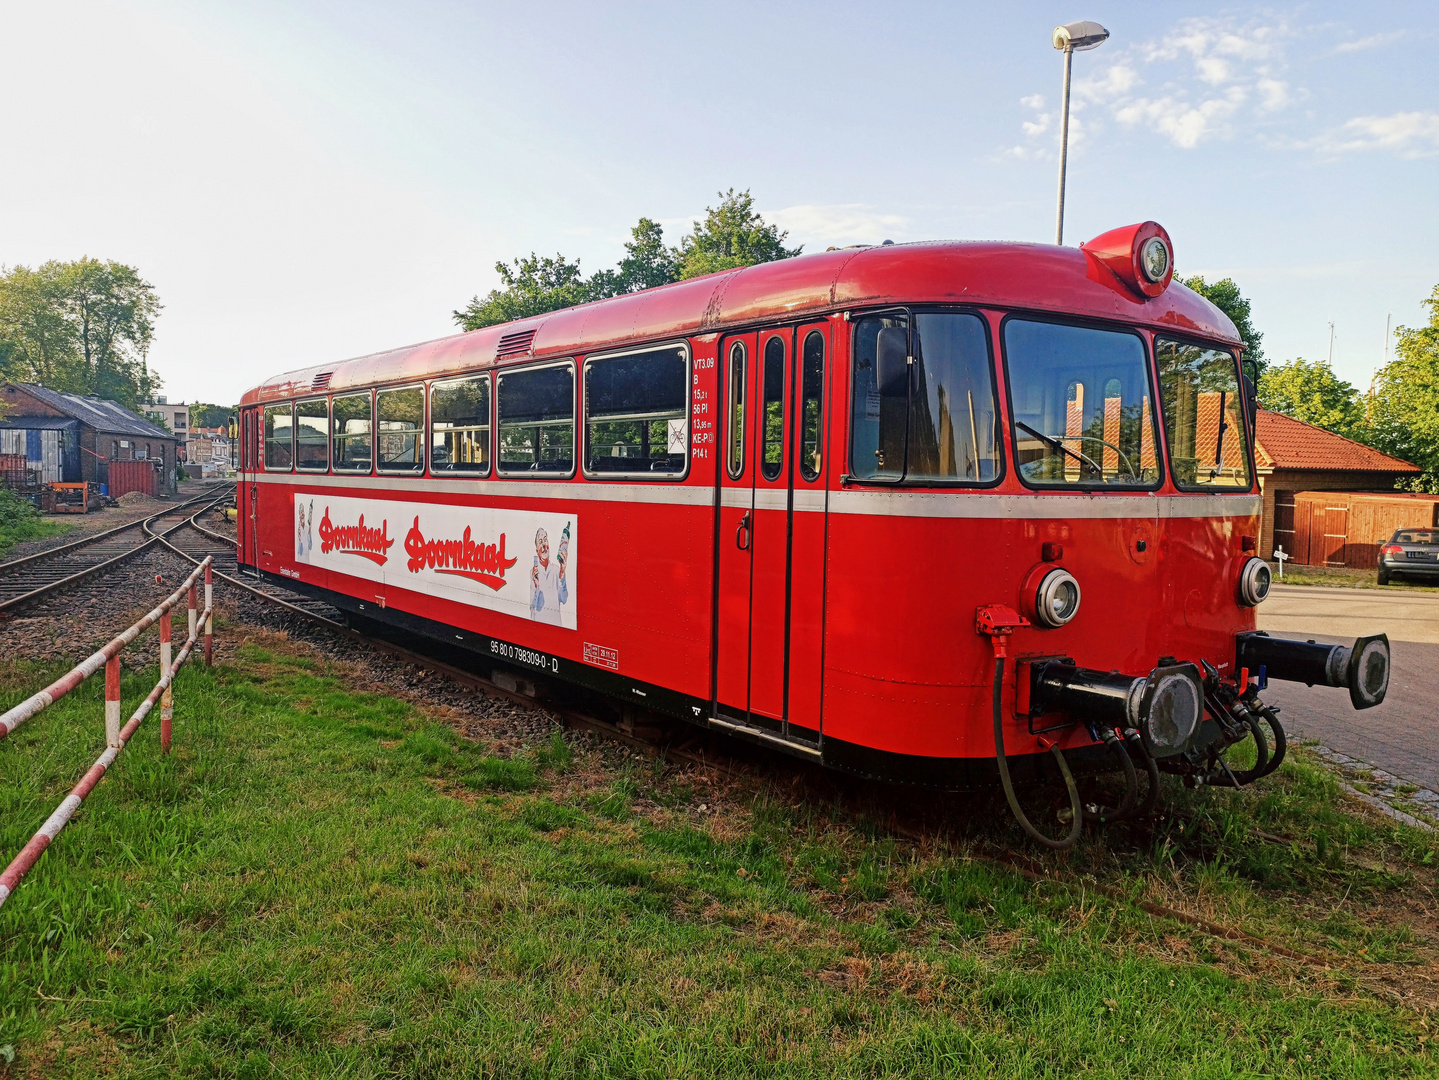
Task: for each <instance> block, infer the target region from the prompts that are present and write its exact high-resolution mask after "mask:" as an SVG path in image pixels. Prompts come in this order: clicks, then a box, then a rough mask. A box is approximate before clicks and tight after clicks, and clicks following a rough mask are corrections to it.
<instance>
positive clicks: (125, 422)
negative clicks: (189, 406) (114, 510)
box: [0, 383, 179, 493]
mask: <svg viewBox="0 0 1439 1080" xmlns="http://www.w3.org/2000/svg"><path fill="white" fill-rule="evenodd" d="M178 451H179V439H178V438H177V437H176V436H175V434H174V433H173V432H170V431H166V430H165V429H163V428H160V427H157V426H156V425H154V424H152V423H150V421H148V420H145V419H143V418H141V417H139V416H137V415H135V414H134V413H132V412H131V411H130V410H129V409H127V408H125V407H124V406H123V405H121V404H120V403H119V402H116V401H109V400H106V399H104V398H99V397H94V396H90V397H82V396H81V395H79V394H66V393H63V392H61V391H59V390H51V389H49V388H48V387H45V386H36V385H35V384H33V383H0V455H4V456H6V457H12V458H13V457H15V456H18V455H20V454H23V455H24V460H25V472H26V475H27V478H28V479H29V482H31V483H36V484H54V483H79V482H82V481H88V482H90V483H95V484H108V483H109V479H110V477H109V466H110V463H111V462H132V461H145V462H150V463H151V464H152V465H153V467H154V469H155V471H156V473H157V474H158V475H157V476H156V481H157V482H156V484H155V487H154V490H156V491H160V492H170V493H173V492H174V490H175V463H176V462H177V461H178V460H179V457H178Z"/></svg>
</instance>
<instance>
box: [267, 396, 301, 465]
mask: <svg viewBox="0 0 1439 1080" xmlns="http://www.w3.org/2000/svg"><path fill="white" fill-rule="evenodd" d="M293 413H294V407H293V406H291V405H266V406H265V468H267V469H273V470H280V471H284V472H288V471H289V469H290V466H291V465H293V464H294V461H295V448H294V436H295V424H294V414H293Z"/></svg>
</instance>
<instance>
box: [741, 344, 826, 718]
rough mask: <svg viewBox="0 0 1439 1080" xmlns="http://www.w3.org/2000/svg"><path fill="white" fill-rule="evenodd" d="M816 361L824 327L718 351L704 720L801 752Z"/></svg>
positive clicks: (810, 639) (817, 414)
mask: <svg viewBox="0 0 1439 1080" xmlns="http://www.w3.org/2000/svg"><path fill="white" fill-rule="evenodd" d="M797 351H798V354H797ZM827 353H828V326H827V324H816V325H811V326H802V327H799V328H797V329H796V328H794V327H785V328H783V329H775V330H762V331H760V332H759V333H756V334H742V335H737V336H734V337H730V338H727V339H726V340H725V341H724V343H723V348H722V349H721V352H720V356H721V358H722V361H721V362H722V364H723V368H722V370H721V373H720V376H721V387H722V389H721V393H722V395H723V410H724V412H723V430H722V441H721V446H722V458H723V460H722V461H721V463H720V466H721V467H720V473H719V475H720V500H719V502H720V508H719V514H718V517H717V521H718V528H719V536H718V554H719V562H718V576H719V588H718V610H717V612H716V617H717V620H718V624H717V630H718V633H717V641H716V652H715V663H716V670H715V703H714V704H715V710H716V715H717V716H718V717H719V718H720V719H721V720H728V721H732V722H739V723H741V724H744V725H745V726H748V727H752V728H758V729H760V730H762V731H764V732H767V733H769V734H771V735H773V736H776V737H778V738H780V739H783V740H785V741H787V742H794V743H799V744H810V745H813V744H815V743H817V742H818V739H819V731H820V711H819V683H820V660H821V654H820V641H821V633H822V617H821V613H820V609H821V605H822V603H823V597H824V589H823V579H824V518H825V498H824V478H823V472H822V469H821V468H820V464H821V461H822V442H823V427H824V425H823V417H824V402H823V382H824V377H825V373H826V363H825V361H826V357H827Z"/></svg>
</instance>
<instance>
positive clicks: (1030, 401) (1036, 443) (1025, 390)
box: [1004, 319, 1159, 488]
mask: <svg viewBox="0 0 1439 1080" xmlns="http://www.w3.org/2000/svg"><path fill="white" fill-rule="evenodd" d="M1004 348H1005V355H1006V359H1007V361H1008V364H1009V386H1010V398H1011V407H1012V409H1013V411H1014V446H1015V455H1016V457H1017V459H1018V462H1019V474H1020V476H1021V477H1022V478H1023V479H1024V481H1025V483H1027V484H1030V485H1032V486H1036V487H1068V488H1080V487H1082V488H1096V487H1101V488H1102V487H1127V488H1135V487H1143V488H1152V487H1157V486H1158V484H1159V458H1158V456H1157V453H1156V450H1155V438H1154V432H1155V423H1154V408H1153V404H1152V402H1151V401H1150V393H1149V385H1150V384H1149V364H1148V362H1147V357H1146V351H1145V348H1144V341H1143V340H1142V339H1141V338H1140V337H1139V335H1137V334H1132V333H1127V332H1122V331H1114V330H1098V329H1095V328H1093V327H1087V326H1067V325H1065V324H1063V323H1053V322H1038V321H1035V320H1031V319H1009V320H1007V321H1006V322H1005V324H1004Z"/></svg>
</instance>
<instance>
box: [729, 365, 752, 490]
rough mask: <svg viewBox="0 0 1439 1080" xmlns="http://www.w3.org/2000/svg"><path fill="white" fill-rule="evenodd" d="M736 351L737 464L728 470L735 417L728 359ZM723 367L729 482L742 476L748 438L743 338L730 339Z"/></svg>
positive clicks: (746, 369) (747, 378)
mask: <svg viewBox="0 0 1439 1080" xmlns="http://www.w3.org/2000/svg"><path fill="white" fill-rule="evenodd" d="M736 349H738V350H739V352H740V375H739V398H738V404H739V463H738V465H737V466H736V467H735V468H730V450H731V449H732V448H733V443H732V442H731V441H730V440H731V436H732V434H733V432H732V431H731V430H730V423H731V422H732V421H733V420H734V417H735V412H734V409H735V404H736V398H735V384H734V378H733V368H732V367H731V359H730V358H731V357H732V356H733V355H734V351H735V350H736ZM724 365H725V366H724V379H725V383H724V389H725V394H724V409H725V415H724V418H723V420H724V456H725V475H727V476H728V477H729V478H730V479H731V480H738V479H739V478H740V477H742V476H744V467H745V442H746V436H748V434H749V395H748V393H747V392H746V384H747V383H748V381H749V349H748V348H747V347H746V345H745V340H744V338H743V337H736V338H732V339H730V344H729V349H728V350H727V355H726V356H725V358H724Z"/></svg>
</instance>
